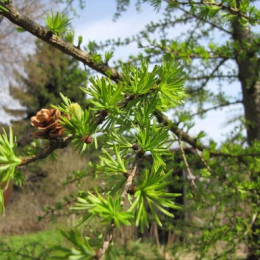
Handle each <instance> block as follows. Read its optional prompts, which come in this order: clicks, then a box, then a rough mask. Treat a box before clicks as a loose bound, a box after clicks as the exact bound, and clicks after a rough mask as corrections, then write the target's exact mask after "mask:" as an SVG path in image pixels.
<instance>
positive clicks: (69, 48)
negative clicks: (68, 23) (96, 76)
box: [2, 4, 121, 80]
mask: <svg viewBox="0 0 260 260" xmlns="http://www.w3.org/2000/svg"><path fill="white" fill-rule="evenodd" d="M2 5H3V6H4V7H5V8H6V9H7V10H8V12H2V15H3V16H5V17H6V18H7V19H9V20H10V21H11V22H12V23H14V24H16V25H18V26H20V27H22V28H24V29H25V30H26V31H28V32H30V33H31V34H33V35H34V36H36V37H37V38H39V39H42V40H43V41H45V42H47V43H49V44H50V45H52V46H54V47H56V48H57V49H59V50H61V51H62V52H64V53H66V54H69V55H71V56H72V57H74V58H75V59H77V60H79V61H81V62H83V63H84V64H86V65H87V66H89V67H90V68H92V69H94V70H96V71H97V72H100V73H102V74H104V75H106V76H108V77H110V78H111V79H113V80H118V79H120V78H121V74H120V73H119V72H118V71H117V70H116V69H114V68H111V67H108V66H107V65H106V64H104V63H97V62H95V61H94V60H93V58H92V56H91V55H90V54H89V53H87V52H85V51H82V50H80V49H79V48H76V47H75V46H73V45H72V44H70V43H69V42H66V41H64V40H63V39H62V38H60V37H58V36H56V35H54V34H53V32H51V31H50V30H48V29H46V28H45V27H43V26H41V25H40V24H38V23H36V22H34V21H33V20H31V19H30V18H28V17H26V16H24V15H23V14H21V13H20V12H18V11H17V10H16V9H15V8H14V7H13V6H12V5H11V4H2Z"/></svg>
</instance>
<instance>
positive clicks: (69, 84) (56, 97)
mask: <svg viewBox="0 0 260 260" xmlns="http://www.w3.org/2000/svg"><path fill="white" fill-rule="evenodd" d="M16 82H17V85H15V86H14V85H11V86H10V94H11V95H12V96H13V97H14V98H15V99H18V100H19V101H20V103H21V105H23V106H25V107H26V113H27V118H30V117H31V116H33V115H35V114H36V112H37V111H38V110H40V109H41V108H43V107H49V106H50V105H51V104H55V103H60V102H61V97H60V92H62V93H64V95H66V96H67V97H69V98H70V99H71V100H72V101H74V102H75V101H76V100H79V102H80V103H81V104H85V103H86V98H85V96H84V95H83V94H82V91H81V90H80V88H81V87H85V86H86V82H87V73H86V72H85V71H84V70H83V69H81V68H80V67H79V62H78V61H77V60H75V59H73V58H72V57H70V56H68V55H66V54H64V53H63V52H61V51H59V50H57V49H56V48H54V47H52V46H50V45H49V44H46V43H44V42H43V41H40V40H37V41H36V50H35V54H32V55H29V56H28V58H27V59H26V61H25V62H24V73H20V72H18V71H16Z"/></svg>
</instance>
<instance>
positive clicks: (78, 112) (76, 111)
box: [69, 103, 83, 119]
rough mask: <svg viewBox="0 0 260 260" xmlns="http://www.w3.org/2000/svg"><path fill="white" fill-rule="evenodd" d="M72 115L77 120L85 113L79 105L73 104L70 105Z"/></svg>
mask: <svg viewBox="0 0 260 260" xmlns="http://www.w3.org/2000/svg"><path fill="white" fill-rule="evenodd" d="M69 109H70V115H71V116H72V117H74V118H76V119H81V117H82V115H83V111H82V109H81V106H80V105H79V104H78V103H72V104H71V105H70V108H69Z"/></svg>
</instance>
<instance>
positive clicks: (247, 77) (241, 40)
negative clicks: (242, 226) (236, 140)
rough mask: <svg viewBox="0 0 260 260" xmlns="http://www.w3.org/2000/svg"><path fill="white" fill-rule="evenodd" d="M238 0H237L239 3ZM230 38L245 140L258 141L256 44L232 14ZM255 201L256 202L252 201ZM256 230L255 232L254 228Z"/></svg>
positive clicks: (254, 244) (254, 253)
mask: <svg viewBox="0 0 260 260" xmlns="http://www.w3.org/2000/svg"><path fill="white" fill-rule="evenodd" d="M239 3H240V1H239V0H238V1H237V5H238V7H239ZM232 27H233V40H234V49H235V52H234V54H235V59H236V63H237V66H238V77H239V80H240V82H241V87H242V94H243V106H244V111H245V119H246V126H247V140H248V144H249V145H252V143H253V142H254V141H260V80H259V75H258V71H259V63H260V62H259V61H260V60H259V58H258V57H257V52H258V50H259V46H257V44H256V43H254V41H253V37H252V33H251V32H250V29H249V27H247V26H243V25H241V23H239V18H236V19H235V21H234V22H233V24H232ZM257 174H259V173H255V174H252V176H251V181H252V182H256V181H257V178H258V177H257ZM257 193H258V194H252V201H251V202H252V203H253V204H256V203H257V201H256V200H257V197H259V195H260V194H259V191H258V192H257ZM256 205H257V204H256ZM259 229H260V227H259V224H258V223H257V221H256V222H255V223H254V224H253V225H252V229H251V231H252V233H250V232H249V237H248V238H247V240H248V248H249V254H248V257H247V259H248V260H249V259H250V260H254V259H259V258H258V257H260V256H259V251H260V249H259V244H258V240H259V235H258V233H259ZM257 230H258V232H257Z"/></svg>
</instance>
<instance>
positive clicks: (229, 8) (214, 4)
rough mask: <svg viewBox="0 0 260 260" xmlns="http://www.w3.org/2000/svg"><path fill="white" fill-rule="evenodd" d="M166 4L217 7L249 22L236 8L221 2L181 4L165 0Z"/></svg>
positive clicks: (174, 0)
mask: <svg viewBox="0 0 260 260" xmlns="http://www.w3.org/2000/svg"><path fill="white" fill-rule="evenodd" d="M167 2H168V3H169V4H171V3H175V4H178V5H184V6H185V5H190V6H192V5H208V6H216V7H219V8H220V9H222V10H224V11H227V12H229V13H231V14H233V15H237V16H240V17H243V18H245V19H247V20H250V17H248V16H247V15H246V14H244V13H242V12H241V11H240V10H239V9H238V8H234V7H231V6H226V5H224V4H223V3H222V2H220V3H216V2H207V1H203V0H202V1H200V2H193V1H187V2H181V1H178V0H167Z"/></svg>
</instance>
